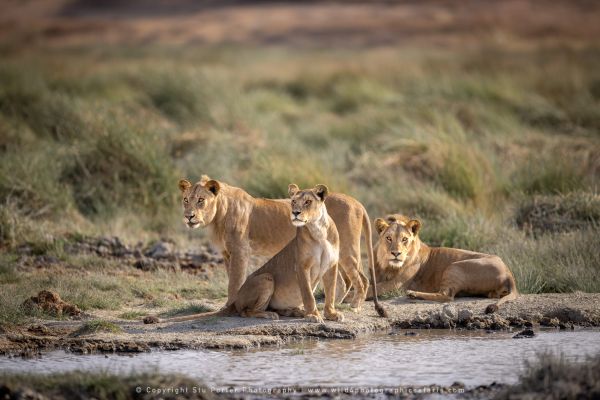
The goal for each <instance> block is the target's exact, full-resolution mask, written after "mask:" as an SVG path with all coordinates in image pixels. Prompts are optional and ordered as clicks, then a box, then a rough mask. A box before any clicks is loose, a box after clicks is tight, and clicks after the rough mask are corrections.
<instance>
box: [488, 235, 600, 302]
mask: <svg viewBox="0 0 600 400" xmlns="http://www.w3.org/2000/svg"><path fill="white" fill-rule="evenodd" d="M598 248H600V229H599V228H597V227H596V228H589V229H585V230H580V231H575V232H570V233H556V234H547V235H544V236H542V237H540V238H538V239H534V238H528V237H526V236H525V235H524V234H523V233H521V232H517V231H514V232H511V234H510V235H504V236H503V237H502V238H499V240H498V243H497V244H495V245H493V246H490V247H489V248H488V249H487V250H489V251H488V252H490V253H492V254H497V255H499V256H500V257H501V258H502V259H503V260H504V262H505V263H506V265H508V267H509V268H510V269H511V270H512V272H513V274H514V275H515V279H516V281H517V286H518V288H519V291H521V292H523V293H555V292H558V293H567V292H573V291H576V290H581V291H584V292H598V291H600V252H598Z"/></svg>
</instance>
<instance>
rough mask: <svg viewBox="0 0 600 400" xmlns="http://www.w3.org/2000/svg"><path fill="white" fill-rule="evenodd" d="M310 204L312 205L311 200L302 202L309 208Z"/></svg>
mask: <svg viewBox="0 0 600 400" xmlns="http://www.w3.org/2000/svg"><path fill="white" fill-rule="evenodd" d="M310 203H312V200H306V201H305V202H304V205H306V206H309V205H310Z"/></svg>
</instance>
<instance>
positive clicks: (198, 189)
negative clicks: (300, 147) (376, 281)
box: [179, 176, 383, 315]
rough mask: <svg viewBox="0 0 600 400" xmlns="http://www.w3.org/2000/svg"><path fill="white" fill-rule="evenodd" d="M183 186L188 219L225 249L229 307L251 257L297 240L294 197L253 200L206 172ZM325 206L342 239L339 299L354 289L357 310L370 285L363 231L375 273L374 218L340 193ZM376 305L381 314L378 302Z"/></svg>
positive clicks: (267, 254)
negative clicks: (364, 261)
mask: <svg viewBox="0 0 600 400" xmlns="http://www.w3.org/2000/svg"><path fill="white" fill-rule="evenodd" d="M179 188H180V190H181V192H182V199H183V208H184V223H186V224H187V225H188V226H190V227H194V228H197V227H208V228H209V229H210V230H211V233H212V235H211V240H212V243H213V244H214V245H216V246H217V247H219V248H220V249H221V251H222V253H223V257H224V259H225V264H226V266H227V273H228V277H229V283H228V290H227V297H228V300H227V305H230V304H232V302H233V300H234V299H235V296H236V295H237V293H238V290H239V289H240V287H241V286H242V284H243V283H244V281H245V279H246V275H247V269H248V263H249V259H250V255H252V254H253V255H259V256H265V257H273V256H274V255H275V254H277V253H278V252H279V251H280V250H281V249H283V248H284V247H285V246H286V244H287V243H289V242H290V240H292V238H294V235H295V234H296V229H295V228H294V226H293V225H292V224H291V223H290V200H289V199H286V200H283V199H279V200H271V199H259V198H254V197H252V196H251V195H250V194H248V193H247V192H245V191H244V190H242V189H240V188H237V187H234V186H230V185H227V184H225V183H222V182H217V181H215V180H211V179H210V178H208V177H207V176H203V177H202V179H201V180H200V181H199V182H197V183H196V184H194V185H192V184H191V183H190V182H189V181H187V180H181V181H180V182H179ZM198 199H203V203H202V204H199V203H198ZM186 200H187V203H186ZM325 205H326V207H327V212H328V213H329V215H330V216H331V218H332V219H333V221H334V222H335V224H336V227H337V230H338V233H339V237H340V261H339V266H340V271H341V276H342V278H343V280H342V279H338V282H337V287H338V290H337V294H336V300H337V301H338V302H341V301H342V300H343V299H344V298H345V297H346V295H347V294H348V292H349V289H350V287H352V288H353V289H354V290H353V297H352V299H351V307H352V309H353V311H358V310H359V309H360V308H361V306H362V303H363V302H364V300H365V297H366V292H367V289H368V286H369V280H368V279H367V277H366V276H365V275H364V273H363V272H362V263H361V253H360V240H361V233H364V237H365V242H366V245H367V257H368V263H369V270H370V273H371V280H373V278H374V276H375V273H374V269H375V267H374V255H373V251H372V237H371V224H370V221H369V216H368V214H367V212H366V210H365V208H364V207H363V206H362V204H360V202H358V201H357V200H356V199H354V198H352V197H350V196H347V195H344V194H341V193H331V194H329V195H328V196H327V198H326V200H325ZM191 215H193V218H192V220H189V219H188V218H187V217H189V216H191ZM186 216H187V217H186ZM375 306H376V309H377V310H378V312H379V313H380V315H382V314H383V310H382V309H381V307H380V306H379V304H378V303H377V302H376V304H375Z"/></svg>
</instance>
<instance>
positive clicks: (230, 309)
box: [144, 303, 236, 324]
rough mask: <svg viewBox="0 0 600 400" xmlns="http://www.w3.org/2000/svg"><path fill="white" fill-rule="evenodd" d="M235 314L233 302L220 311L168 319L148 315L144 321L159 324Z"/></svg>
mask: <svg viewBox="0 0 600 400" xmlns="http://www.w3.org/2000/svg"><path fill="white" fill-rule="evenodd" d="M235 314H236V310H235V305H234V304H233V303H232V304H230V305H229V306H227V307H225V308H223V309H221V310H218V311H209V312H204V313H198V314H192V315H184V316H182V317H173V318H166V319H159V318H157V317H146V318H144V323H145V324H157V323H162V322H183V321H191V320H194V319H201V318H207V317H227V316H231V315H235Z"/></svg>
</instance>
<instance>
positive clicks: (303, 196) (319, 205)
mask: <svg viewBox="0 0 600 400" xmlns="http://www.w3.org/2000/svg"><path fill="white" fill-rule="evenodd" d="M328 193H329V189H328V188H327V186H325V185H317V186H315V187H314V188H313V189H304V190H300V188H299V187H298V185H296V184H293V183H291V184H290V185H289V186H288V194H289V195H290V199H291V200H292V213H291V216H290V218H291V220H292V224H294V226H304V225H306V224H307V223H309V222H312V221H315V220H317V219H319V218H320V217H321V215H322V214H323V211H324V210H326V209H325V203H324V201H325V198H326V197H327V194H328Z"/></svg>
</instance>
